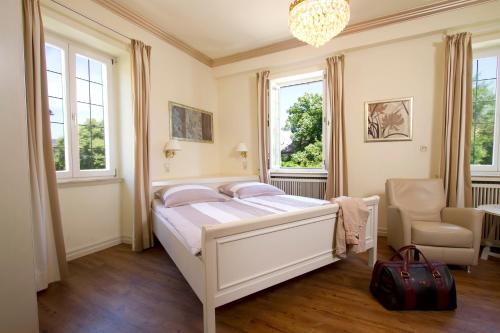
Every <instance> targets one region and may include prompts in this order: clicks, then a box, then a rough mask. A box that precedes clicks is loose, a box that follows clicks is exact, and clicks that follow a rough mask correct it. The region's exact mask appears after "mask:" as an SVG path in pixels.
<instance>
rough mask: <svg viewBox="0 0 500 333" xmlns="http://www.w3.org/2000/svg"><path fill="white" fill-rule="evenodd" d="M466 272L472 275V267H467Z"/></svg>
mask: <svg viewBox="0 0 500 333" xmlns="http://www.w3.org/2000/svg"><path fill="white" fill-rule="evenodd" d="M465 271H466V272H467V274H470V273H472V268H471V267H470V265H467V266H465Z"/></svg>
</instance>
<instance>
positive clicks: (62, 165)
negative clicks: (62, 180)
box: [50, 123, 66, 171]
mask: <svg viewBox="0 0 500 333" xmlns="http://www.w3.org/2000/svg"><path fill="white" fill-rule="evenodd" d="M50 131H51V134H52V149H53V153H54V163H55V166H56V170H57V171H63V170H65V169H66V159H65V142H64V124H57V123H51V124H50Z"/></svg>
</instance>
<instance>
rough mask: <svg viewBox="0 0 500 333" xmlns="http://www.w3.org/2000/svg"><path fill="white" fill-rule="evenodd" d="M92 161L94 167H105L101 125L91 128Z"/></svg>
mask: <svg viewBox="0 0 500 333" xmlns="http://www.w3.org/2000/svg"><path fill="white" fill-rule="evenodd" d="M92 161H93V166H94V169H106V152H105V143H104V128H102V127H94V128H93V130H92Z"/></svg>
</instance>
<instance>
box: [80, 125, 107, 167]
mask: <svg viewBox="0 0 500 333" xmlns="http://www.w3.org/2000/svg"><path fill="white" fill-rule="evenodd" d="M78 134H79V137H80V170H96V169H105V168H106V151H105V144H104V123H103V122H102V121H96V120H94V119H92V120H91V121H88V122H87V123H86V124H84V125H80V129H79V132H78Z"/></svg>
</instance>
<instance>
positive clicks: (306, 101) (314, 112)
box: [281, 93, 323, 168]
mask: <svg viewBox="0 0 500 333" xmlns="http://www.w3.org/2000/svg"><path fill="white" fill-rule="evenodd" d="M287 113H288V120H287V122H286V124H285V127H284V129H285V130H288V131H291V132H292V135H291V139H292V143H291V144H290V145H289V146H288V147H286V148H285V149H283V150H282V151H281V166H282V167H288V168H293V167H301V168H321V167H322V164H323V147H322V143H321V140H322V134H323V121H322V120H323V119H322V118H323V97H322V96H321V95H320V94H311V93H305V94H304V95H303V96H302V97H299V98H298V100H297V102H295V104H293V105H292V106H291V107H290V108H289V109H288V110H287Z"/></svg>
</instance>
